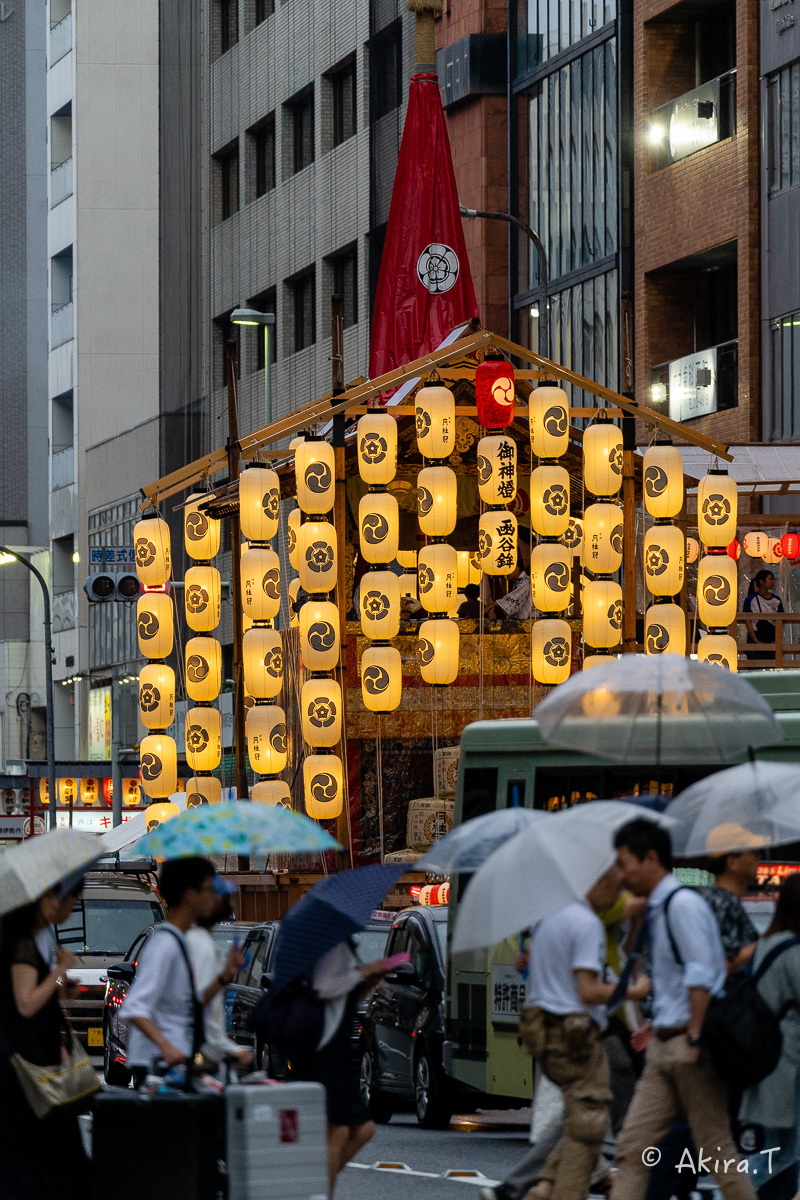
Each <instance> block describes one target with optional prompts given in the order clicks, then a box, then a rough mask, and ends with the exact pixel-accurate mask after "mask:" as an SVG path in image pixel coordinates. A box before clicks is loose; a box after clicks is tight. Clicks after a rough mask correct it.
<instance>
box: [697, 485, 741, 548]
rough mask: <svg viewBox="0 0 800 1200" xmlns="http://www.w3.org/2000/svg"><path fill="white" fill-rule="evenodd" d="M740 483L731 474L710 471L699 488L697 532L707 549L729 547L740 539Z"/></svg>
mask: <svg viewBox="0 0 800 1200" xmlns="http://www.w3.org/2000/svg"><path fill="white" fill-rule="evenodd" d="M737 500H738V497H737V492H736V480H735V479H731V477H730V475H729V474H728V472H727V471H709V472H708V474H707V475H704V476H703V478H702V479H701V480H700V483H699V484H698V487H697V531H698V533H699V534H700V541H701V542H705V544H706V546H711V547H716V546H727V545H728V543H729V542H732V541H733V539H734V537H735V536H736V520H737Z"/></svg>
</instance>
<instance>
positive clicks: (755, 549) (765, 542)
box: [742, 529, 783, 558]
mask: <svg viewBox="0 0 800 1200" xmlns="http://www.w3.org/2000/svg"><path fill="white" fill-rule="evenodd" d="M781 541H783V539H781ZM742 544H743V546H744V552H745V554H749V555H750V557H751V558H761V556H762V555H763V554H765V553H767V551H768V550H769V534H768V533H764V532H763V530H761V529H758V530H754V531H753V532H751V533H746V534H745V535H744V539H743V542H742Z"/></svg>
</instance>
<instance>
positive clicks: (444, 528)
mask: <svg viewBox="0 0 800 1200" xmlns="http://www.w3.org/2000/svg"><path fill="white" fill-rule="evenodd" d="M456 491H457V485H456V473H455V471H451V470H450V468H449V467H423V469H422V470H421V471H420V473H419V475H418V476H417V516H418V517H419V527H420V529H421V530H422V532H423V533H424V534H425V535H426V537H444V536H445V535H446V534H448V533H452V531H453V530H454V529H455V527H456V509H457V502H456ZM392 557H394V555H393V556H392ZM383 561H384V562H386V561H387V560H386V559H383Z"/></svg>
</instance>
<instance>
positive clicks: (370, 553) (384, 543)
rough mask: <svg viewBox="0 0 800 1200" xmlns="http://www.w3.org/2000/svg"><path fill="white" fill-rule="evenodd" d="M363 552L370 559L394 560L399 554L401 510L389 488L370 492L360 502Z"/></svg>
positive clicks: (360, 529)
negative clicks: (384, 490)
mask: <svg viewBox="0 0 800 1200" xmlns="http://www.w3.org/2000/svg"><path fill="white" fill-rule="evenodd" d="M358 533H359V539H360V543H361V553H362V554H363V555H364V558H365V559H366V561H367V562H369V563H390V562H392V561H393V559H395V558H396V557H397V543H398V540H399V536H400V514H399V510H398V507H397V501H396V500H395V498H394V496H392V495H390V493H389V492H367V494H366V496H362V497H361V500H360V502H359V505H358Z"/></svg>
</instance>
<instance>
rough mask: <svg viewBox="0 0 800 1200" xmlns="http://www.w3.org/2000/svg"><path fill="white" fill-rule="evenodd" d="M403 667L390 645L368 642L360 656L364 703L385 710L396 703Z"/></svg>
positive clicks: (392, 710) (366, 705)
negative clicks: (377, 644)
mask: <svg viewBox="0 0 800 1200" xmlns="http://www.w3.org/2000/svg"><path fill="white" fill-rule="evenodd" d="M402 690H403V667H402V663H401V660H400V651H399V650H397V649H396V648H395V647H394V646H368V647H367V649H366V650H365V651H364V653H363V655H362V656H361V695H362V698H363V700H364V707H365V708H368V709H369V711H370V712H374V713H388V712H394V710H395V709H396V708H397V707H398V706H399V704H400V697H401V694H402Z"/></svg>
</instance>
